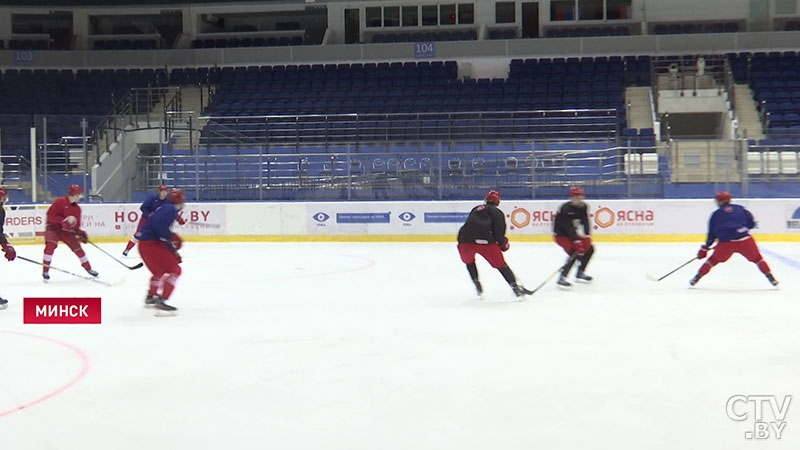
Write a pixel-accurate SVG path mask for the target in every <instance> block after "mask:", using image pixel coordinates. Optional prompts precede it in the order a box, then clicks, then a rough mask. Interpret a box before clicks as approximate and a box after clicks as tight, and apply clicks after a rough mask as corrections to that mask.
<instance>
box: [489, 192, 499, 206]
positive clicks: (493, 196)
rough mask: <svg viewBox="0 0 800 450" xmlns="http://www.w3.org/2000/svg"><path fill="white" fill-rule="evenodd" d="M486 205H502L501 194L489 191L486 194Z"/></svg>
mask: <svg viewBox="0 0 800 450" xmlns="http://www.w3.org/2000/svg"><path fill="white" fill-rule="evenodd" d="M486 203H494V204H495V205H499V204H500V193H499V192H497V191H495V190H491V191H489V192H488V193H487V194H486Z"/></svg>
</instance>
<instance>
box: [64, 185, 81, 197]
mask: <svg viewBox="0 0 800 450" xmlns="http://www.w3.org/2000/svg"><path fill="white" fill-rule="evenodd" d="M80 194H83V188H82V187H80V186H79V185H77V184H73V185H72V186H70V187H69V189H67V195H80Z"/></svg>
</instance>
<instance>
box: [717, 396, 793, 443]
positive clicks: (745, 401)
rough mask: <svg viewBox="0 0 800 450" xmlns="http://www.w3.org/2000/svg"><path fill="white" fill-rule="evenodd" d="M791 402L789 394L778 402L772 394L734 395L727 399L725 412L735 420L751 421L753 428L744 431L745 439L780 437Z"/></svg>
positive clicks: (784, 427)
mask: <svg viewBox="0 0 800 450" xmlns="http://www.w3.org/2000/svg"><path fill="white" fill-rule="evenodd" d="M791 403H792V396H791V395H785V396H784V397H783V399H782V400H781V401H780V403H779V402H778V398H777V397H776V396H774V395H734V396H733V397H731V398H729V399H728V403H727V404H726V405H725V412H726V413H727V414H728V417H729V418H730V419H731V420H735V421H737V422H744V421H748V420H752V421H753V425H752V427H753V430H752V431H750V430H748V431H745V432H744V438H745V439H757V440H765V439H769V438H770V437H774V438H775V439H780V438H781V436H782V435H783V432H784V431H785V430H786V415H787V414H788V413H789V405H790V404H791ZM769 419H773V420H769Z"/></svg>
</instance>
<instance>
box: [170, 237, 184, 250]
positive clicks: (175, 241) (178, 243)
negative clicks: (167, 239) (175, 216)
mask: <svg viewBox="0 0 800 450" xmlns="http://www.w3.org/2000/svg"><path fill="white" fill-rule="evenodd" d="M171 240H172V246H173V247H175V250H176V251H177V250H180V249H181V247H183V239H181V237H180V236H178V233H172V239H171Z"/></svg>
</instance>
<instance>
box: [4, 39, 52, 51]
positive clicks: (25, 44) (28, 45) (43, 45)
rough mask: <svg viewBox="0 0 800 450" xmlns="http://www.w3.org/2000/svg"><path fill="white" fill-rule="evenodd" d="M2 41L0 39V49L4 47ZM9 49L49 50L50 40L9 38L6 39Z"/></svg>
mask: <svg viewBox="0 0 800 450" xmlns="http://www.w3.org/2000/svg"><path fill="white" fill-rule="evenodd" d="M4 48H5V45H4V43H3V41H0V50H2V49H4ZM8 49H9V50H49V49H50V42H49V41H48V40H45V39H11V40H9V41H8Z"/></svg>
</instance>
